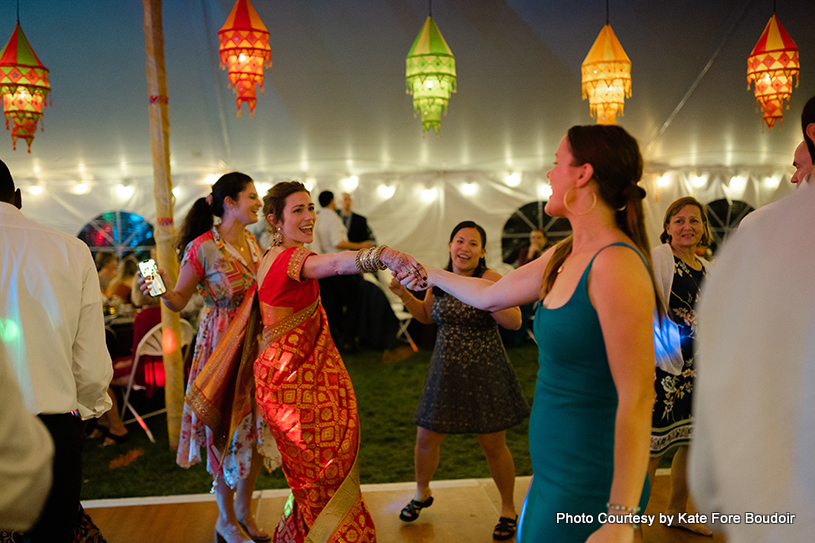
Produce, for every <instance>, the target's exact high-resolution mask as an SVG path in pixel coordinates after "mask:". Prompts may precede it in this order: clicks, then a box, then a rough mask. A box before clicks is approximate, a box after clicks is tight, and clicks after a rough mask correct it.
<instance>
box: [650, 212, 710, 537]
mask: <svg viewBox="0 0 815 543" xmlns="http://www.w3.org/2000/svg"><path fill="white" fill-rule="evenodd" d="M660 240H661V241H662V242H663V245H660V246H659V247H656V248H654V249H653V250H652V251H651V257H652V260H653V263H654V276H655V279H656V282H657V285H658V286H659V293H660V295H661V297H662V303H663V305H664V306H665V307H666V308H667V311H668V315H669V316H670V318H671V320H672V321H673V323H675V324H676V325H677V327H678V329H679V334H678V337H679V339H680V345H674V346H673V350H674V351H677V352H679V351H681V359H682V367H681V368H677V369H676V370H674V371H672V372H671V371H666V370H665V369H663V368H661V367H659V366H657V368H656V376H655V380H654V387H655V389H656V402H655V403H654V413H653V417H652V422H651V460H650V462H649V464H648V476H649V480H650V481H651V483H652V484H653V481H654V476H655V475H656V470H657V466H658V465H659V461H660V459H661V458H662V456H663V455H664V454H665V453H667V452H669V451H673V450H676V453H675V454H674V457H673V460H672V461H671V494H670V498H669V500H668V506H667V509H666V510H665V511H664V512H665V513H668V514H672V515H675V514H676V513H685V512H694V511H692V506H691V504H690V503H689V502H690V499H689V496H688V482H687V480H688V477H687V466H688V444H689V443H690V440H691V436H692V434H693V416H692V414H691V399H692V397H693V383H694V379H695V378H696V368H695V366H694V363H693V355H694V342H695V339H696V311H695V309H694V308H695V306H696V302H697V301H698V300H699V288H700V287H701V286H702V282H703V281H704V278H705V277H706V276H707V273H708V262H707V261H706V260H704V259H702V258H700V257H698V256H696V252H697V250H698V249H699V247H707V246H708V245H709V244H710V241H711V235H710V227H709V225H708V219H707V211H706V210H705V207H704V206H703V205H702V204H701V203H700V202H699V201H698V200H697V199H696V198H693V197H692V196H686V197H684V198H680V199H678V200H676V201H675V202H673V203H672V204H671V205H670V206H668V209H667V211H666V212H665V221H664V222H663V231H662V234H661V235H660ZM672 526H674V527H678V528H685V529H687V530H690V531H693V532H696V533H699V534H702V535H712V532H711V531H710V529H708V527H707V526H705V525H704V524H696V523H681V522H678V521H677V522H674V523H673V524H672Z"/></svg>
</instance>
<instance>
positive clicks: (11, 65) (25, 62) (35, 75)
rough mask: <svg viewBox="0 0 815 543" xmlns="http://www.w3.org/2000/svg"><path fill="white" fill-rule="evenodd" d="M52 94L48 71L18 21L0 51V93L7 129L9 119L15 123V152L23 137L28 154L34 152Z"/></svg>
mask: <svg viewBox="0 0 815 543" xmlns="http://www.w3.org/2000/svg"><path fill="white" fill-rule="evenodd" d="M50 92H51V85H50V84H49V83H48V69H47V68H46V67H45V66H43V65H42V62H40V59H39V58H37V55H36V54H35V53H34V50H33V49H31V45H30V44H29V43H28V39H26V37H25V34H24V33H23V29H22V28H21V27H20V21H17V26H16V27H15V28H14V32H13V33H12V34H11V38H10V39H9V41H8V43H7V44H6V46H5V47H4V48H3V51H2V52H0V94H2V95H3V112H4V114H5V116H6V130H8V129H9V120H11V121H12V122H13V126H12V128H11V141H12V145H13V148H14V150H17V139H18V138H23V139H24V140H25V141H26V143H28V152H29V153H30V152H31V142H32V141H33V140H34V133H35V132H36V131H37V124H38V123H39V122H40V120H41V119H42V112H43V110H44V109H45V105H46V104H45V101H46V98H48V93H50Z"/></svg>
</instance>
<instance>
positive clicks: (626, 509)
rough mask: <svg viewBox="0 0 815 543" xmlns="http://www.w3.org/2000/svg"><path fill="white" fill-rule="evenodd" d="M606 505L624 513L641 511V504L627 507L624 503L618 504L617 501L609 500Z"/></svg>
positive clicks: (610, 508)
mask: <svg viewBox="0 0 815 543" xmlns="http://www.w3.org/2000/svg"><path fill="white" fill-rule="evenodd" d="M606 507H607V508H608V509H609V510H612V511H622V512H623V513H630V514H632V515H636V514H637V513H639V512H640V508H639V506H637V507H626V506H624V505H617V504H616V503H611V502H608V503H606Z"/></svg>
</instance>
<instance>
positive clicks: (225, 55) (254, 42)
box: [218, 0, 272, 117]
mask: <svg viewBox="0 0 815 543" xmlns="http://www.w3.org/2000/svg"><path fill="white" fill-rule="evenodd" d="M218 38H219V39H220V42H221V45H220V47H219V51H220V53H221V69H223V68H227V73H228V74H229V83H230V87H232V88H233V89H234V90H235V94H237V95H238V98H237V99H236V102H237V104H238V117H240V116H241V105H242V104H243V102H246V103H247V104H249V116H250V117H252V116H253V115H254V114H255V104H256V103H257V96H256V94H255V85H257V86H258V87H259V88H260V92H263V66H264V65H265V66H266V67H267V68H271V67H272V50H271V48H270V47H269V31H268V30H267V29H266V26H265V25H264V24H263V21H261V20H260V16H258V12H257V11H255V8H254V6H252V2H250V1H249V0H238V1H237V2H235V6H234V7H233V8H232V12H231V13H230V14H229V17H227V19H226V22H225V23H224V26H222V27H221V29H220V30H219V31H218Z"/></svg>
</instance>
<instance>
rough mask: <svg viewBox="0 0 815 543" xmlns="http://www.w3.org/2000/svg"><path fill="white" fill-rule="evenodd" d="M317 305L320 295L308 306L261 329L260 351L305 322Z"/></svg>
mask: <svg viewBox="0 0 815 543" xmlns="http://www.w3.org/2000/svg"><path fill="white" fill-rule="evenodd" d="M319 305H320V297H319V296H317V299H316V300H314V302H312V304H311V305H309V306H308V307H305V308H303V309H301V310H300V311H298V312H297V313H294V314H293V315H289V316H288V317H286V318H285V319H283V320H282V321H280V322H277V323H275V324H272V325H270V326H267V327H265V328H264V329H263V341H262V342H261V345H260V352H263V351H265V350H266V349H267V348H269V346H270V345H271V344H272V343H274V342H275V341H277V340H278V339H280V338H281V337H283V336H284V335H286V334H287V333H289V332H291V331H292V330H294V329H295V328H297V327H298V326H300V325H301V324H303V323H304V322H306V321H307V320H308V319H309V317H311V316H312V315H313V314H314V312H315V311H316V310H317V306H319Z"/></svg>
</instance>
